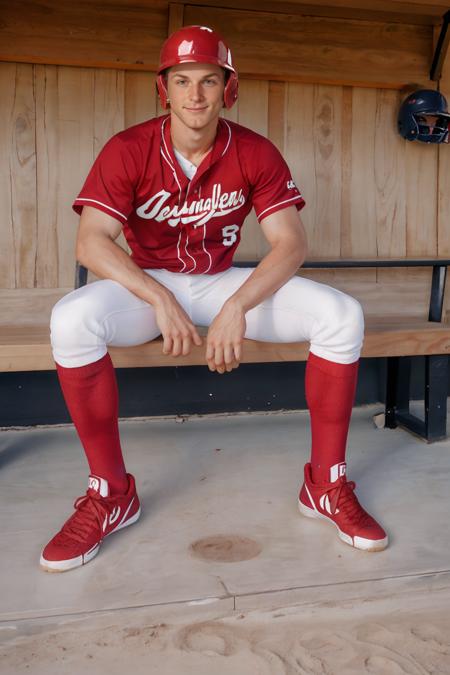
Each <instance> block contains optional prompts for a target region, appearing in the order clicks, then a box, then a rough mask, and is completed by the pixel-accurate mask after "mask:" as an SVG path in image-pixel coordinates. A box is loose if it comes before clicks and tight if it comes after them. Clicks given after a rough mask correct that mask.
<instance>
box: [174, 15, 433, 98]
mask: <svg viewBox="0 0 450 675" xmlns="http://www.w3.org/2000/svg"><path fill="white" fill-rule="evenodd" d="M184 21H185V24H202V25H206V26H211V27H212V28H216V29H217V30H219V31H220V32H221V33H222V34H223V35H224V37H225V38H226V39H227V40H228V42H229V44H230V46H231V48H232V51H233V57H234V61H235V63H236V65H237V69H238V72H239V75H240V76H241V77H250V78H253V77H257V78H259V79H269V80H278V81H280V80H281V81H298V82H305V83H312V82H314V83H320V84H338V85H339V84H340V85H353V86H371V87H375V88H382V87H390V88H402V87H403V86H405V85H406V84H408V83H410V82H419V83H420V84H421V86H427V85H428V84H429V79H428V76H429V70H430V59H431V54H432V41H433V29H432V27H431V26H417V25H411V24H407V23H403V24H387V23H382V22H369V21H355V20H343V19H330V18H325V17H311V16H298V15H296V16H293V15H292V16H288V15H285V14H278V13H273V12H272V13H265V12H251V11H246V10H232V9H221V8H216V7H200V6H194V5H186V8H185V12H184Z"/></svg>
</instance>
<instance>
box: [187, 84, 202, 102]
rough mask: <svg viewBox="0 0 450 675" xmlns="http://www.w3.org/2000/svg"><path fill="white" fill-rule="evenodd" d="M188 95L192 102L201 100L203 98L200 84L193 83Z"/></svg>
mask: <svg viewBox="0 0 450 675" xmlns="http://www.w3.org/2000/svg"><path fill="white" fill-rule="evenodd" d="M190 94H191V98H192V100H193V101H199V100H201V99H202V97H203V92H202V86H201V84H200V83H199V84H195V83H193V84H192V86H191V91H190Z"/></svg>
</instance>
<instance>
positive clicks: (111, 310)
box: [51, 267, 364, 368]
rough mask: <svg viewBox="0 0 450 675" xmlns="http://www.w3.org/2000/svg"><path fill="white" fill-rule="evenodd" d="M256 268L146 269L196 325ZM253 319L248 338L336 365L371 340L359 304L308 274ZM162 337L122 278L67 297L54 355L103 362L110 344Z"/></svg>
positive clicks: (54, 335) (55, 330) (65, 361)
mask: <svg viewBox="0 0 450 675" xmlns="http://www.w3.org/2000/svg"><path fill="white" fill-rule="evenodd" d="M252 271H253V269H252V268H237V267H232V268H231V269H228V270H226V271H225V272H219V273H218V274H212V275H210V274H191V275H189V274H180V273H177V272H168V271H167V270H146V272H147V274H149V275H151V276H152V277H153V278H154V279H155V280H156V281H158V282H159V283H161V284H162V285H164V286H166V287H167V288H168V289H170V290H171V291H172V293H173V294H174V296H175V297H176V299H177V300H178V302H179V303H180V305H181V306H182V307H183V309H184V310H185V312H186V313H187V314H188V315H189V316H190V318H191V320H192V322H193V323H194V324H195V325H197V326H209V325H210V324H211V322H212V321H213V319H214V318H215V316H216V315H217V314H218V313H219V311H220V309H221V307H222V306H223V304H224V302H225V301H226V300H227V299H228V298H229V297H230V296H231V295H232V294H233V293H234V292H235V291H236V290H237V289H238V288H239V287H240V286H241V285H242V284H243V283H244V281H245V280H246V279H247V277H248V276H249V275H250V274H251V273H252ZM246 322H247V330H246V333H245V337H247V338H250V339H253V340H262V341H266V342H298V341H307V342H310V349H311V352H312V353H314V354H316V356H319V357H321V358H324V359H327V360H329V361H334V362H337V363H353V362H354V361H357V360H358V358H359V355H360V351H361V346H362V342H363V337H364V317H363V312H362V309H361V306H360V304H359V303H358V301H357V300H355V299H354V298H352V297H350V296H349V295H346V294H345V293H342V292H341V291H338V290H336V289H335V288H331V287H330V286H326V285H324V284H320V283H317V282H315V281H311V280H310V279H305V278H303V277H293V278H292V279H290V280H289V281H288V282H287V283H286V284H285V285H284V286H283V287H282V288H280V290H278V291H277V292H276V293H274V294H273V295H272V296H271V297H269V298H268V299H267V300H264V302H262V303H261V304H260V305H258V306H257V307H255V308H254V309H252V310H250V311H249V312H247V314H246ZM158 335H160V330H159V328H158V326H157V324H156V321H155V313H154V310H153V307H152V306H151V305H149V304H148V303H147V302H144V300H141V299H140V298H138V297H137V296H136V295H134V294H133V293H131V292H130V291H128V290H127V289H126V288H124V287H123V286H121V285H120V284H118V283H117V282H116V281H110V280H104V281H96V282H94V283H91V284H88V285H87V286H84V287H82V288H79V289H77V290H75V291H72V292H71V293H69V294H68V295H66V296H65V297H63V298H62V299H61V300H60V301H59V302H58V303H57V304H56V305H55V307H54V308H53V313H52V318H51V342H52V349H53V355H54V358H55V361H56V362H57V363H58V364H59V365H61V366H63V367H66V368H77V367H79V366H84V365H87V364H88V363H93V362H94V361H98V360H99V359H101V358H102V357H103V356H104V355H105V354H106V352H107V346H108V345H112V346H120V347H130V346H132V345H139V344H142V343H144V342H148V341H149V340H153V339H154V338H156V337H157V336H158ZM175 363H176V361H175V360H174V364H175Z"/></svg>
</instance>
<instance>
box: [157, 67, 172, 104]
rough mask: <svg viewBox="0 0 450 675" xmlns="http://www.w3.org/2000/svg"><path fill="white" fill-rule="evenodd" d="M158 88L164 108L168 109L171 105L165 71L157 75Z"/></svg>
mask: <svg viewBox="0 0 450 675" xmlns="http://www.w3.org/2000/svg"><path fill="white" fill-rule="evenodd" d="M156 89H157V90H158V94H159V98H160V99H161V105H162V107H163V108H164V110H167V108H168V107H169V94H168V91H167V85H166V80H165V77H164V73H160V74H159V75H157V76H156Z"/></svg>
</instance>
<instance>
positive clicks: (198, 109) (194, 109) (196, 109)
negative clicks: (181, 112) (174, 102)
mask: <svg viewBox="0 0 450 675" xmlns="http://www.w3.org/2000/svg"><path fill="white" fill-rule="evenodd" d="M184 109H185V110H189V112H203V111H204V110H207V106H204V107H203V108H189V107H188V106H185V107H184Z"/></svg>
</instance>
